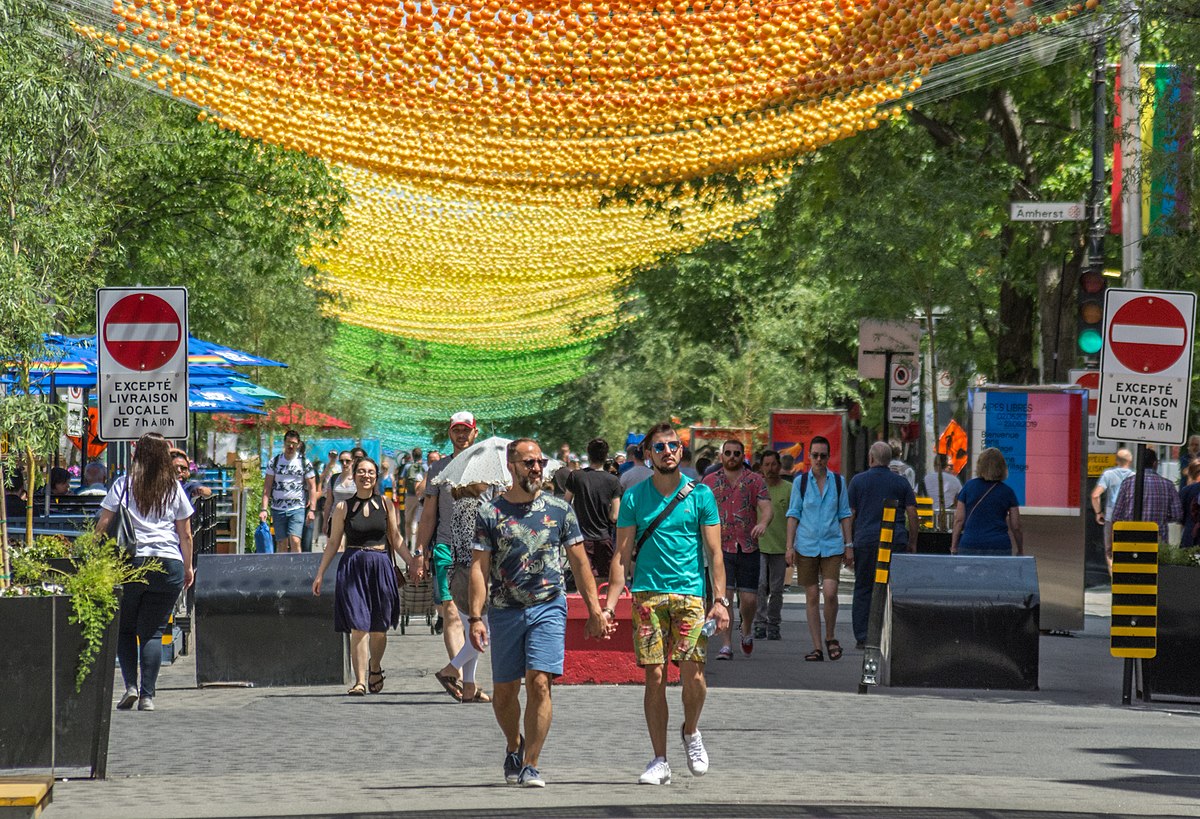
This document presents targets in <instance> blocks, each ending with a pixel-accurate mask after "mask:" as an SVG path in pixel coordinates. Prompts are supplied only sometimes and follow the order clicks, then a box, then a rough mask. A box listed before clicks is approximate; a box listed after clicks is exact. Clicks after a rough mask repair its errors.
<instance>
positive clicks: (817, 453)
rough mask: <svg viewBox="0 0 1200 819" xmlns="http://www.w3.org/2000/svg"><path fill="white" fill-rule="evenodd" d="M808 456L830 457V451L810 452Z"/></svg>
mask: <svg viewBox="0 0 1200 819" xmlns="http://www.w3.org/2000/svg"><path fill="white" fill-rule="evenodd" d="M808 457H810V458H814V459H816V458H828V457H829V453H828V452H810V453H808Z"/></svg>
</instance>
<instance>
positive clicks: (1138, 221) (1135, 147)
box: [1118, 0, 1145, 290]
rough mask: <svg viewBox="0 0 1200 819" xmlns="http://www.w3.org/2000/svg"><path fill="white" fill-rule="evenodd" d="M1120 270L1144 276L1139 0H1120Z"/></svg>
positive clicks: (1130, 280)
mask: <svg viewBox="0 0 1200 819" xmlns="http://www.w3.org/2000/svg"><path fill="white" fill-rule="evenodd" d="M1120 10H1121V11H1120V14H1121V24H1120V45H1121V99H1120V107H1119V110H1120V112H1121V133H1120V134H1119V135H1118V137H1119V138H1120V140H1121V241H1122V243H1123V246H1122V251H1121V270H1122V272H1123V273H1124V274H1125V284H1126V286H1127V287H1130V288H1133V289H1135V290H1141V289H1142V288H1143V287H1144V286H1145V284H1144V282H1143V279H1142V128H1141V107H1142V87H1141V82H1142V78H1141V68H1140V67H1139V65H1138V61H1139V60H1140V59H1141V57H1142V22H1141V11H1140V9H1139V8H1138V3H1137V0H1121V5H1120Z"/></svg>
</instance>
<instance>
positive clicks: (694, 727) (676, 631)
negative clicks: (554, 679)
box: [604, 423, 729, 785]
mask: <svg viewBox="0 0 1200 819" xmlns="http://www.w3.org/2000/svg"><path fill="white" fill-rule="evenodd" d="M642 445H643V447H644V450H645V452H646V453H647V454H648V455H649V456H650V463H651V465H652V466H653V468H654V474H653V476H651V478H650V480H647V481H642V482H641V483H639V484H636V485H634V486H632V487H630V488H629V489H627V490H626V491H625V496H624V497H623V498H622V499H621V509H620V511H619V512H618V513H617V552H616V554H615V555H613V561H612V565H611V566H610V567H609V570H608V571H609V575H608V578H609V584H608V601H607V606H606V608H605V609H604V615H605V617H606V618H607V619H608V621H609V623H613V621H614V619H615V614H614V612H613V607H614V606H615V605H616V603H617V600H618V599H619V598H620V596H621V591H622V590H623V588H624V586H625V575H626V569H627V568H628V566H629V563H630V561H631V560H632V559H633V558H634V557H635V553H634V552H635V549H636V550H637V551H636V560H637V565H636V571H635V573H634V576H633V583H632V585H631V587H630V588H631V591H632V592H633V606H632V609H633V651H634V654H635V655H636V656H637V662H638V665H640V666H642V668H643V669H644V670H645V673H646V694H645V697H644V698H643V706H644V708H645V711H646V727H647V728H648V729H649V730H650V744H651V746H653V748H654V758H653V759H651V760H650V764H649V765H647V766H646V770H645V772H644V773H643V774H642V775H641V777H639V778H638V782H639V784H642V785H667V784H669V783H670V782H671V766H670V765H668V764H667V689H666V684H667V660H668V659H669V660H671V662H673V663H675V664H676V665H678V666H679V678H680V680H681V682H682V683H683V725H682V726H681V728H680V734H681V735H682V737H683V749H684V753H685V754H686V755H687V764H688V769H689V770H690V771H691V772H692V775H693V776H703V775H704V774H705V773H706V772H707V771H708V753H707V751H705V749H704V741H703V739H702V738H701V736H700V711H701V710H702V709H703V708H704V697H705V694H706V693H707V686H706V683H705V680H704V659H705V651H706V649H707V647H708V637H707V636H706V635H705V634H704V633H703V632H702V629H703V627H704V621H705V619H706V618H708V619H712V620H713V621H715V625H716V627H717V628H718V629H724V628H725V627H726V626H727V625H728V624H729V600H728V598H725V597H717V598H716V600H715V601H714V602H713V606H712V608H711V609H709V611H708V613H707V615H706V614H705V611H704V564H705V552H707V553H708V561H707V562H708V565H709V566H710V571H711V575H712V584H713V589H715V590H717V591H721V590H723V589H724V588H725V563H724V561H723V560H722V558H721V517H720V513H718V511H717V501H716V499H715V498H714V497H713V493H712V490H710V489H709V488H708V487H707V486H705V485H704V484H702V483H696V482H693V481H692V479H691V478H688V477H685V476H684V475H682V474H681V473H680V471H679V463H680V461H681V460H682V458H683V444H682V443H681V442H680V440H679V435H678V434H677V433H676V432H675V428H674V427H672V426H671V425H670V424H666V423H663V424H656V425H655V426H654V427H652V428H651V429H650V431H649V432H648V433H647V434H646V437H645V439H644V440H643V441H642ZM676 499H678V500H676ZM664 513H665V514H664ZM614 625H615V624H614Z"/></svg>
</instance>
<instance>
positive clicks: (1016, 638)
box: [884, 554, 1040, 691]
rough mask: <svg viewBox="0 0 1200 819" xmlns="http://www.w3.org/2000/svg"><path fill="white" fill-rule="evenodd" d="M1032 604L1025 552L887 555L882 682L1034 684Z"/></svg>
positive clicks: (1033, 587)
mask: <svg viewBox="0 0 1200 819" xmlns="http://www.w3.org/2000/svg"><path fill="white" fill-rule="evenodd" d="M1039 608H1040V598H1039V595H1038V580H1037V566H1036V564H1035V562H1034V559H1033V558H1032V557H966V556H962V555H953V556H952V555H947V556H942V555H920V554H917V555H914V554H897V555H894V556H893V558H892V566H891V582H890V588H889V595H888V612H887V616H888V624H887V625H888V636H887V638H886V640H885V650H884V654H885V666H886V678H887V682H888V684H889V685H893V686H911V687H923V688H988V689H1010V690H1023V691H1033V690H1037V687H1038V637H1039V631H1038V616H1039Z"/></svg>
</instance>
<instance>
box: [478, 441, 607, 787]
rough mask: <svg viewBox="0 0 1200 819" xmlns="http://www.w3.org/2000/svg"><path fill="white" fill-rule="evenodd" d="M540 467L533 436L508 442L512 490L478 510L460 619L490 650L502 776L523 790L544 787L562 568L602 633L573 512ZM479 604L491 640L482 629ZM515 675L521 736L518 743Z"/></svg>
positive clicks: (560, 644)
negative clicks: (546, 488) (542, 760)
mask: <svg viewBox="0 0 1200 819" xmlns="http://www.w3.org/2000/svg"><path fill="white" fill-rule="evenodd" d="M545 467H546V458H544V457H543V456H542V448H541V447H540V446H538V444H537V442H536V441H534V440H532V439H531V438H518V439H517V440H515V441H513V442H512V443H510V444H509V445H508V471H509V472H510V473H512V479H513V483H512V488H511V489H509V490H508V491H507V492H505V493H504V494H503V495H501V496H500V497H498V498H496V499H495V500H494V501H492V502H490V503H485V504H483V506H481V507H480V509H479V515H478V518H477V520H476V526H475V542H474V543H473V544H472V547H473V548H474V550H475V552H474V558H473V560H472V562H471V591H470V599H469V604H470V605H469V606H468V608H469V612H468V617H467V619H468V622H469V623H470V626H471V643H472V644H473V645H474V646H475V648H476V649H478V650H479V651H484V650H485V649H486V648H487V647H488V644H489V642H490V643H491V648H492V684H493V686H494V687H495V692H494V694H493V696H492V710H493V711H494V712H495V714H496V722H498V723H499V724H500V730H502V731H503V732H504V738H505V740H506V741H507V746H506V750H505V756H504V779H505V781H506V782H508V783H509V784H517V785H522V786H524V787H527V788H544V787H545V786H546V781H545V780H544V779H542V775H541V773H539V771H538V762H539V756H540V754H541V750H542V745H543V744H544V743H545V741H546V735H547V734H548V733H549V732H550V716H551V709H550V683H551V681H552V680H553V678H554V677H558V676H561V675H562V672H563V659H564V653H565V644H566V634H567V598H566V588H565V586H564V583H563V575H564V574H565V571H564V570H565V568H566V563H567V561H570V564H571V570H572V571H573V572H574V574H575V582H576V584H577V585H578V586H579V591H580V593H581V594H582V595H583V599H584V602H585V603H586V604H587V609H588V613H589V615H590V616H589V617H588V622H587V626H586V627H585V634H586V635H587V636H589V637H602V638H607V637H608V634H609V629H608V623H607V622H606V620H605V618H604V615H603V613H602V612H601V610H600V600H599V597H598V595H597V594H596V581H595V580H594V579H593V577H592V571H591V567H590V565H589V564H588V558H587V553H586V552H585V551H584V548H583V535H582V534H581V533H580V531H579V522H578V521H577V520H576V518H575V512H574V510H573V509H571V505H570V504H569V503H567V502H566V501H565V500H563V499H562V498H556V497H554V496H553V495H545V494H543V493H542V470H543V469H544V468H545ZM489 581H490V583H491V592H490V594H489V592H488V583H489ZM485 598H486V600H487V603H488V605H489V607H490V608H489V612H488V617H489V619H490V621H491V636H490V639H489V635H488V629H487V626H486V625H484V623H483V608H484V601H485ZM522 678H524V680H525V698H526V702H525V730H526V736H521V702H520V699H519V694H520V691H521V680H522Z"/></svg>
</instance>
